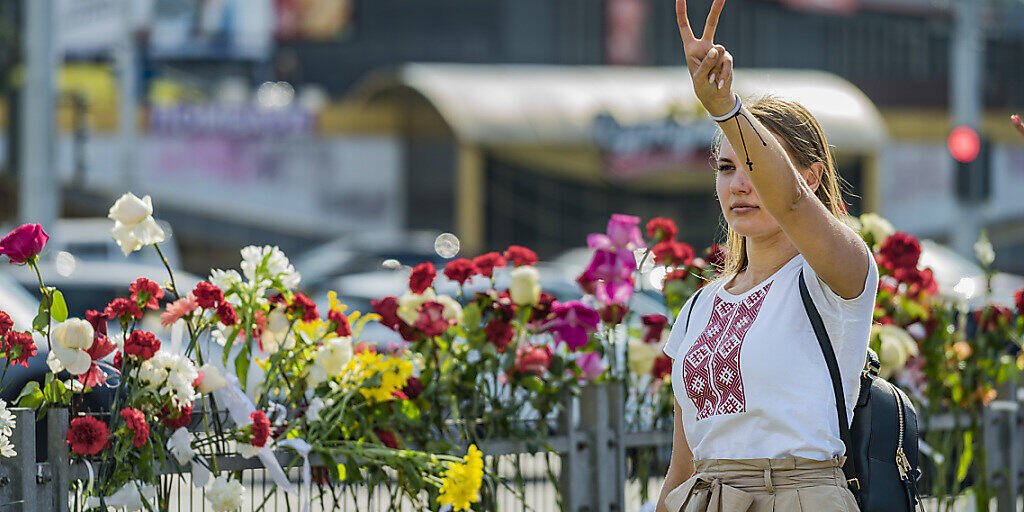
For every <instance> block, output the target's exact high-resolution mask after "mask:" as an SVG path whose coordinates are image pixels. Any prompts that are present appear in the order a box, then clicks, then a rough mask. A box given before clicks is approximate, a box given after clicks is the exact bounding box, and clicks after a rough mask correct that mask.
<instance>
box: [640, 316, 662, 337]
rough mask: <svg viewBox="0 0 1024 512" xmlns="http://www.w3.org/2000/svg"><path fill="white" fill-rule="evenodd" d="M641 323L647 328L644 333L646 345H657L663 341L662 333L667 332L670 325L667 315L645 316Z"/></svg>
mask: <svg viewBox="0 0 1024 512" xmlns="http://www.w3.org/2000/svg"><path fill="white" fill-rule="evenodd" d="M641 321H642V322H643V324H644V327H646V329H647V330H646V331H645V332H644V342H645V343H657V342H659V341H661V333H662V332H664V331H665V326H666V325H667V324H668V317H666V316H665V315H644V316H643V317H641Z"/></svg>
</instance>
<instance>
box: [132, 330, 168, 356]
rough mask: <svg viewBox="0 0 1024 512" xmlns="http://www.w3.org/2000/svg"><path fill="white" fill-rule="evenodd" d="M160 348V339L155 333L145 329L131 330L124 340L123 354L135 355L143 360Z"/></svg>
mask: <svg viewBox="0 0 1024 512" xmlns="http://www.w3.org/2000/svg"><path fill="white" fill-rule="evenodd" d="M158 350H160V340H158V339H156V335H154V334H153V333H151V332H146V331H132V334H131V336H128V340H127V341H125V342H124V353H125V355H129V356H135V357H137V358H139V359H141V360H143V361H145V360H147V359H149V358H151V357H153V354H156V352H157V351H158Z"/></svg>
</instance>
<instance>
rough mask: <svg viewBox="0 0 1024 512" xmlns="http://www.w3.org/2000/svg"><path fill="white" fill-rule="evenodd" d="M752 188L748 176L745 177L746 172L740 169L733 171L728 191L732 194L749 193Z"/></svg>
mask: <svg viewBox="0 0 1024 512" xmlns="http://www.w3.org/2000/svg"><path fill="white" fill-rule="evenodd" d="M752 189H753V184H752V183H751V182H750V178H748V177H747V173H746V172H745V171H742V170H737V171H736V172H735V173H733V176H732V180H730V181H729V191H730V192H732V193H733V194H749V193H750V191H751V190H752Z"/></svg>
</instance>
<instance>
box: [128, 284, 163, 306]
mask: <svg viewBox="0 0 1024 512" xmlns="http://www.w3.org/2000/svg"><path fill="white" fill-rule="evenodd" d="M128 291H129V292H130V293H131V294H132V295H131V297H132V300H133V301H135V303H136V304H138V305H139V307H145V308H149V309H158V308H159V307H160V303H159V302H158V301H159V300H160V299H162V298H164V290H163V288H161V287H160V285H158V284H156V283H154V282H153V281H150V280H149V279H146V278H144V277H140V278H138V279H136V280H135V282H134V283H132V285H131V286H129V287H128Z"/></svg>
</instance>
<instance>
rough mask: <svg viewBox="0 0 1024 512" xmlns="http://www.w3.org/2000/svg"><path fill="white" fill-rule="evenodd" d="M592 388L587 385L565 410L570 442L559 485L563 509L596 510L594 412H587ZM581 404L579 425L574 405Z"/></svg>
mask: <svg viewBox="0 0 1024 512" xmlns="http://www.w3.org/2000/svg"><path fill="white" fill-rule="evenodd" d="M590 387H591V386H588V387H585V388H583V394H582V396H581V398H580V399H579V400H573V401H572V402H570V403H569V404H567V405H566V407H565V409H564V410H563V411H562V416H561V421H560V423H561V427H562V429H563V431H564V432H565V437H566V440H567V441H568V442H567V444H568V446H567V450H566V451H565V453H563V454H562V457H561V458H562V464H561V473H560V474H559V477H558V486H559V487H560V488H561V493H562V501H563V504H564V506H565V510H564V511H563V512H596V510H597V509H596V508H595V506H594V492H593V491H594V485H595V482H594V480H593V478H592V475H591V470H592V468H591V465H590V458H591V452H592V451H593V449H594V445H593V443H592V442H591V439H590V435H589V434H590V431H591V430H592V427H591V424H590V423H589V421H590V420H591V416H590V415H586V414H584V411H585V410H586V409H587V408H588V407H590V406H591V404H592V401H593V400H592V399H591V398H590V394H591V392H590ZM577 403H578V404H579V410H580V415H579V424H578V425H576V424H575V422H574V421H573V418H574V407H573V406H574V405H576V404H577Z"/></svg>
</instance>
